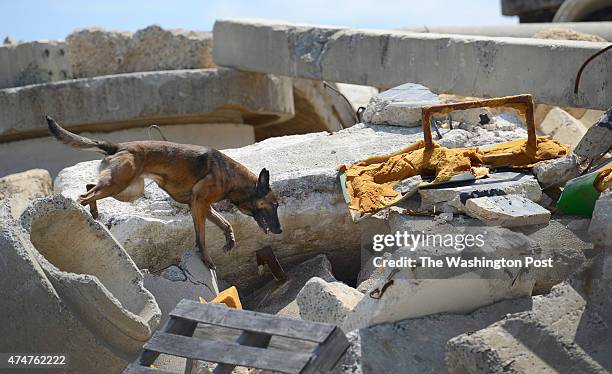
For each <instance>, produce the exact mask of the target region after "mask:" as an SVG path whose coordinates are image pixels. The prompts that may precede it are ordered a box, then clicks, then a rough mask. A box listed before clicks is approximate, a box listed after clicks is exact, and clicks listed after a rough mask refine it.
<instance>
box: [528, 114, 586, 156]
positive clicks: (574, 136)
mask: <svg viewBox="0 0 612 374" xmlns="http://www.w3.org/2000/svg"><path fill="white" fill-rule="evenodd" d="M537 130H538V133H539V134H541V135H548V136H550V137H551V138H552V139H554V140H557V141H559V142H560V143H563V144H569V145H570V148H571V149H574V148H576V146H577V145H578V143H579V142H580V139H582V137H583V136H584V134H586V132H587V129H586V128H585V127H584V125H583V124H582V122H580V121H579V120H577V119H576V118H574V117H572V116H571V115H570V114H569V113H567V112H566V111H564V110H563V109H561V108H558V107H555V108H552V109H551V110H550V112H548V114H547V115H546V118H544V120H543V121H542V123H541V124H539V126H538V127H537Z"/></svg>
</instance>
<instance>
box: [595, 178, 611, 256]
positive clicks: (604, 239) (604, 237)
mask: <svg viewBox="0 0 612 374" xmlns="http://www.w3.org/2000/svg"><path fill="white" fill-rule="evenodd" d="M589 235H590V236H591V240H592V241H593V244H595V245H596V246H598V247H601V248H603V249H610V248H612V188H608V189H607V190H605V191H604V192H602V193H601V195H599V199H597V202H595V209H593V217H592V218H591V225H590V226H589Z"/></svg>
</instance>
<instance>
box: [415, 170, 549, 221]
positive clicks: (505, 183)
mask: <svg viewBox="0 0 612 374" xmlns="http://www.w3.org/2000/svg"><path fill="white" fill-rule="evenodd" d="M419 194H420V195H421V209H422V210H432V209H434V207H435V209H436V210H439V209H442V210H445V209H448V210H450V211H452V212H462V211H465V204H466V202H467V201H468V200H469V199H472V198H477V197H485V196H503V195H509V194H521V195H523V196H525V197H526V198H528V199H529V200H532V201H538V200H539V199H540V197H541V196H542V189H541V188H540V185H539V184H538V181H537V180H536V179H535V178H534V177H533V176H532V175H527V174H522V173H516V172H502V173H492V174H490V175H489V177H488V178H484V179H480V180H476V181H474V182H469V183H464V184H457V185H455V186H453V185H446V186H437V187H430V188H421V189H419Z"/></svg>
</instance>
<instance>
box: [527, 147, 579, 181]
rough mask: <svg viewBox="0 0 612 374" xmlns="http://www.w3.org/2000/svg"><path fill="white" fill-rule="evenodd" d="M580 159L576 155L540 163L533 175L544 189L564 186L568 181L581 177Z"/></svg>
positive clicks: (534, 168) (534, 169) (535, 167)
mask: <svg viewBox="0 0 612 374" xmlns="http://www.w3.org/2000/svg"><path fill="white" fill-rule="evenodd" d="M580 172H581V170H580V168H579V165H578V158H577V157H576V155H575V154H571V155H568V156H564V157H560V158H556V159H553V160H547V161H541V162H538V163H537V164H536V165H535V166H534V167H533V174H534V175H535V176H536V178H537V179H538V182H540V184H541V185H542V186H543V187H544V188H548V187H555V186H564V185H565V183H566V182H567V181H569V180H570V179H574V178H576V177H579V176H580Z"/></svg>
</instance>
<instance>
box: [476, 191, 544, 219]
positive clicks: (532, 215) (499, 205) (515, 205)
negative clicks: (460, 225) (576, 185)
mask: <svg viewBox="0 0 612 374" xmlns="http://www.w3.org/2000/svg"><path fill="white" fill-rule="evenodd" d="M465 212H466V213H467V214H468V215H469V216H472V217H474V218H477V219H479V220H480V221H482V222H484V223H485V224H487V225H489V226H503V227H514V226H526V225H538V224H544V223H547V222H548V220H550V212H549V211H548V210H546V209H544V208H542V207H541V206H540V205H538V204H536V203H534V202H533V201H531V200H529V199H527V198H525V197H524V196H522V195H504V196H486V197H478V198H473V199H468V200H467V202H466V203H465Z"/></svg>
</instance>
